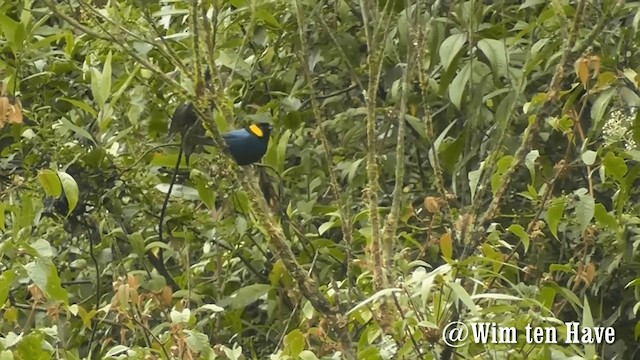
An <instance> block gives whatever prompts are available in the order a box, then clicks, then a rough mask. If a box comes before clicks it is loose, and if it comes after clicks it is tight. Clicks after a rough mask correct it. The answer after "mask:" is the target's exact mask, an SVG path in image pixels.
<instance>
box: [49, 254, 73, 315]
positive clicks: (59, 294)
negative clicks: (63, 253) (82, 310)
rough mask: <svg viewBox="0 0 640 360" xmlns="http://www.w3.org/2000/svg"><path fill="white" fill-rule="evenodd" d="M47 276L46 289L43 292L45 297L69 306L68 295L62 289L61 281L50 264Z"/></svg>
mask: <svg viewBox="0 0 640 360" xmlns="http://www.w3.org/2000/svg"><path fill="white" fill-rule="evenodd" d="M48 268H49V274H48V277H47V287H46V289H44V290H45V292H46V293H47V295H48V296H49V297H50V298H51V299H54V300H59V301H62V302H63V303H64V304H65V305H69V294H68V293H67V291H66V290H65V289H64V288H63V287H62V281H61V280H60V277H59V276H58V271H57V270H56V267H55V266H54V265H53V264H52V263H50V264H49V266H48Z"/></svg>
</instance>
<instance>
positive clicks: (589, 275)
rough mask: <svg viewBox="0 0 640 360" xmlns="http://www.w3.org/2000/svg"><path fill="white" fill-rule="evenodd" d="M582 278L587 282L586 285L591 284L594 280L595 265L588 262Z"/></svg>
mask: <svg viewBox="0 0 640 360" xmlns="http://www.w3.org/2000/svg"><path fill="white" fill-rule="evenodd" d="M584 277H585V279H586V280H587V283H588V284H591V283H592V282H593V279H595V278H596V265H595V264H594V263H593V262H590V263H589V264H588V265H587V268H586V269H585V275H584Z"/></svg>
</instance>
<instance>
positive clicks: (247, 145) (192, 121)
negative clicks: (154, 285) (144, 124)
mask: <svg viewBox="0 0 640 360" xmlns="http://www.w3.org/2000/svg"><path fill="white" fill-rule="evenodd" d="M205 132H206V131H205V129H204V127H203V126H202V123H201V122H200V121H199V120H198V116H197V114H196V110H195V107H194V105H193V103H186V104H182V105H180V106H178V108H177V109H176V110H175V112H174V113H173V116H172V117H171V124H170V126H169V136H170V137H173V136H174V135H175V134H177V133H180V134H181V139H180V151H179V152H178V159H177V161H176V165H175V167H174V169H173V175H172V177H171V182H170V184H169V189H168V190H167V193H166V195H165V198H164V202H163V204H162V209H161V210H160V220H159V224H158V234H159V241H160V242H163V243H164V242H165V241H164V240H163V225H164V218H165V215H166V211H167V205H168V203H169V197H170V196H171V190H172V189H173V185H174V184H175V182H176V176H177V174H178V168H179V167H180V162H181V160H182V155H183V153H184V156H185V160H186V162H187V166H188V165H189V157H190V156H191V154H192V153H193V151H194V150H195V148H196V146H202V145H209V146H215V143H214V142H213V139H211V138H209V137H207V136H206V135H205ZM270 136H271V125H270V124H269V123H255V124H252V125H249V126H247V127H245V128H242V129H238V130H232V131H229V132H226V133H224V134H222V138H223V139H224V141H225V143H226V145H227V148H228V149H229V153H230V154H231V157H232V158H233V159H234V160H235V161H236V163H238V165H240V166H246V165H251V164H253V163H256V162H258V161H260V159H262V157H263V156H264V154H265V153H266V152H267V148H268V146H269V138H270ZM158 250H159V251H158V253H157V254H156V253H154V251H153V250H151V249H150V250H149V251H148V252H147V258H148V259H149V261H150V262H151V264H152V265H153V266H154V267H155V268H156V270H158V272H159V273H160V274H161V275H162V276H163V277H164V278H165V279H166V281H167V283H168V284H170V285H171V288H172V289H173V290H174V291H177V290H178V289H180V287H179V286H178V284H177V283H176V281H175V280H174V279H173V277H172V276H171V274H170V273H169V271H168V270H167V268H166V266H165V264H164V256H163V252H162V249H158Z"/></svg>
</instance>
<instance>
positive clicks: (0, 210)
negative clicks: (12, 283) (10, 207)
mask: <svg viewBox="0 0 640 360" xmlns="http://www.w3.org/2000/svg"><path fill="white" fill-rule="evenodd" d="M5 208H6V205H5V204H4V203H3V202H0V230H2V231H5V230H6V228H5V224H4V217H5V215H4V212H5V210H6V209H5ZM0 304H2V303H1V302H0Z"/></svg>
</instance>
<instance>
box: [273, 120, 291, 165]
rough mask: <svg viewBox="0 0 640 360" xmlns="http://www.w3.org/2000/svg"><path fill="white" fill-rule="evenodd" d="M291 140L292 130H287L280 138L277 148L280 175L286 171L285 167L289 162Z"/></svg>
mask: <svg viewBox="0 0 640 360" xmlns="http://www.w3.org/2000/svg"><path fill="white" fill-rule="evenodd" d="M290 138H291V130H285V131H284V132H283V133H282V135H281V136H280V140H279V141H278V147H277V155H278V156H277V158H278V160H277V163H276V164H275V165H276V169H277V170H278V173H280V174H282V172H283V171H284V166H285V163H286V161H287V148H288V146H289V139H290Z"/></svg>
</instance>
